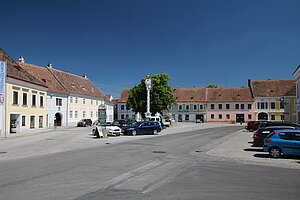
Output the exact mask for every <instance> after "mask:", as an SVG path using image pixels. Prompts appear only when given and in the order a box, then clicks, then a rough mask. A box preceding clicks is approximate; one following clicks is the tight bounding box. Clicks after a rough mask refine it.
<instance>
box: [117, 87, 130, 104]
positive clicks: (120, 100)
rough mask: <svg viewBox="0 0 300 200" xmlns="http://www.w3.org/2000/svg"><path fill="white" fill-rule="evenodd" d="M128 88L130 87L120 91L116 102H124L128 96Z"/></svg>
mask: <svg viewBox="0 0 300 200" xmlns="http://www.w3.org/2000/svg"><path fill="white" fill-rule="evenodd" d="M129 90H130V89H124V90H122V93H121V96H120V99H119V100H118V103H126V102H127V99H128V96H129Z"/></svg>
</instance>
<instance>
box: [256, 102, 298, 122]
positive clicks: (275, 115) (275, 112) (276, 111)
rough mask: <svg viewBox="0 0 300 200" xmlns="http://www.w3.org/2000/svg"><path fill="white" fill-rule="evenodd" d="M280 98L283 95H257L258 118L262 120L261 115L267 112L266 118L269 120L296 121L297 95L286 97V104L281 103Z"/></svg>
mask: <svg viewBox="0 0 300 200" xmlns="http://www.w3.org/2000/svg"><path fill="white" fill-rule="evenodd" d="M280 98H282V97H256V98H255V116H256V119H257V120H261V117H260V116H261V115H262V113H266V115H267V119H266V120H269V121H288V122H296V113H295V97H284V105H281V104H282V103H281V101H280ZM272 105H273V107H272ZM274 105H275V108H274Z"/></svg>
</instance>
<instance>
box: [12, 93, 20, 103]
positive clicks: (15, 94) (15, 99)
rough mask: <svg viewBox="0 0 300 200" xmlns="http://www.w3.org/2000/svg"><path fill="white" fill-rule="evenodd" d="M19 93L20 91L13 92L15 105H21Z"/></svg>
mask: <svg viewBox="0 0 300 200" xmlns="http://www.w3.org/2000/svg"><path fill="white" fill-rule="evenodd" d="M18 99H19V92H18V91H14V92H13V104H15V105H18V104H19V101H18Z"/></svg>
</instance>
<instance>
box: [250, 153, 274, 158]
mask: <svg viewBox="0 0 300 200" xmlns="http://www.w3.org/2000/svg"><path fill="white" fill-rule="evenodd" d="M253 156H254V157H256V158H270V156H269V154H262V153H256V154H254V155H253Z"/></svg>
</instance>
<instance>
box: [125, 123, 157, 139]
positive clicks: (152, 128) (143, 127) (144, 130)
mask: <svg viewBox="0 0 300 200" xmlns="http://www.w3.org/2000/svg"><path fill="white" fill-rule="evenodd" d="M160 131H161V127H160V125H159V124H158V122H136V123H134V124H133V125H132V126H130V127H124V128H122V132H123V134H124V135H134V136H135V135H138V134H154V135H157V134H158V133H159V132H160Z"/></svg>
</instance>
